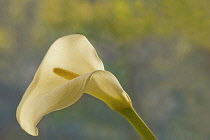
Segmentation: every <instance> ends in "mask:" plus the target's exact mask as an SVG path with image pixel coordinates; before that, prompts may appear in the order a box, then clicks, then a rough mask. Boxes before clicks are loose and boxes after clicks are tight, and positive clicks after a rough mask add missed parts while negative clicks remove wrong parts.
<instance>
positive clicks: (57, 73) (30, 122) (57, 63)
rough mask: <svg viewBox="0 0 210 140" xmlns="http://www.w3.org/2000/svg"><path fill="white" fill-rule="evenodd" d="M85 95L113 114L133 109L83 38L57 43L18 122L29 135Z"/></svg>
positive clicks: (28, 94)
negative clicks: (57, 112) (37, 126)
mask: <svg viewBox="0 0 210 140" xmlns="http://www.w3.org/2000/svg"><path fill="white" fill-rule="evenodd" d="M83 93H87V94H90V95H92V96H94V97H96V98H98V99H100V100H102V101H103V102H105V103H106V104H107V105H108V106H109V107H110V108H111V109H113V110H116V111H118V110H122V109H126V108H132V105H131V101H130V98H129V96H128V95H127V93H126V92H125V91H124V90H123V88H122V87H121V85H120V83H119V82H118V80H117V79H116V77H115V76H114V75H113V74H111V73H110V72H108V71H105V70H104V66H103V63H102V61H101V60H100V58H99V57H98V55H97V53H96V51H95V49H94V47H93V46H92V45H91V44H90V43H89V41H88V40H87V39H86V37H85V36H83V35H69V36H65V37H62V38H60V39H58V40H57V41H55V43H53V45H52V46H51V47H50V49H49V50H48V52H47V54H46V55H45V57H44V59H43V61H42V63H41V64H40V66H39V68H38V70H37V72H36V74H35V76H34V79H33V81H32V82H31V84H30V85H29V87H28V89H27V90H26V92H25V93H24V96H23V98H22V100H21V102H20V104H19V106H18V109H17V114H16V115H17V120H18V122H19V124H20V126H21V127H22V128H23V129H24V130H25V131H26V132H27V133H29V134H31V135H34V136H37V135H38V130H37V128H36V125H37V124H38V122H39V121H40V120H41V119H42V117H43V116H44V115H46V114H48V113H50V112H52V111H56V110H60V109H63V108H66V107H68V106H70V105H72V104H74V103H75V102H76V101H77V100H79V98H80V97H81V96H82V95H83Z"/></svg>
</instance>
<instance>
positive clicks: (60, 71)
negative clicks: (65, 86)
mask: <svg viewBox="0 0 210 140" xmlns="http://www.w3.org/2000/svg"><path fill="white" fill-rule="evenodd" d="M53 72H54V73H55V74H57V75H59V76H61V77H63V78H65V79H67V80H72V79H74V78H76V77H78V76H80V75H78V74H76V73H74V72H71V71H68V70H65V69H62V68H54V69H53Z"/></svg>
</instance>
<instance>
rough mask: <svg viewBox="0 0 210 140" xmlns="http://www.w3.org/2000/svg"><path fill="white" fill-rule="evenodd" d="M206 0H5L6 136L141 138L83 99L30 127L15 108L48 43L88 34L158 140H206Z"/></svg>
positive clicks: (0, 66)
mask: <svg viewBox="0 0 210 140" xmlns="http://www.w3.org/2000/svg"><path fill="white" fill-rule="evenodd" d="M209 5H210V1H209V0H199V1H198V0H112V1H111V0H110V1H109V0H98V1H96V0H50V1H49V0H0V70H1V71H0V90H1V91H0V140H139V139H140V138H139V136H138V134H137V132H136V131H135V130H134V129H133V128H132V127H131V125H130V124H129V123H128V122H127V121H126V120H125V119H124V118H123V117H122V116H120V115H119V114H117V113H116V112H114V111H112V110H110V109H109V108H108V107H107V106H106V105H105V104H104V103H103V102H101V101H99V100H97V99H95V98H93V97H91V96H89V95H84V96H83V97H82V99H81V100H79V102H77V103H76V104H74V105H72V106H71V107H68V108H66V109H64V110H62V111H57V112H54V113H51V114H49V115H47V116H46V117H44V119H43V120H42V121H41V122H40V124H39V125H38V128H39V136H38V137H32V136H30V135H28V134H27V133H25V132H24V131H23V130H22V129H21V128H20V126H19V125H18V123H17V121H16V118H15V111H16V107H17V105H18V103H19V101H20V100H21V97H22V95H23V93H24V91H25V89H26V88H27V86H28V85H29V83H30V82H31V80H32V78H33V75H34V73H35V71H36V70H37V68H38V66H39V64H40V62H41V60H42V58H43V57H44V55H45V53H46V51H47V50H48V48H49V46H50V45H51V44H52V43H53V42H54V41H55V40H56V39H57V38H59V37H61V36H65V35H69V34H73V33H79V34H84V35H85V36H86V37H87V38H88V39H89V40H90V42H91V43H92V44H93V46H95V48H96V50H97V52H98V55H99V56H100V57H101V59H102V60H103V62H104V64H105V67H106V70H109V71H111V72H112V73H114V74H115V76H116V77H117V78H118V79H119V81H120V83H121V84H122V86H123V87H124V89H125V90H126V91H127V92H128V93H129V95H130V96H131V99H132V101H133V105H134V108H135V109H136V111H137V112H138V113H139V114H140V116H141V117H142V118H143V120H144V121H145V122H146V123H147V124H148V126H149V127H150V128H151V130H152V131H153V132H154V134H155V135H156V136H157V138H158V139H160V140H210V120H209V118H210V111H209V108H210V92H209V91H210V90H209V87H210V38H209V37H210V8H209Z"/></svg>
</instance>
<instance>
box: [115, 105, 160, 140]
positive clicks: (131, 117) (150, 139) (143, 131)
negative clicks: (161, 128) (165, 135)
mask: <svg viewBox="0 0 210 140" xmlns="http://www.w3.org/2000/svg"><path fill="white" fill-rule="evenodd" d="M117 112H119V113H120V114H121V115H122V116H123V117H125V118H126V119H127V120H128V121H129V122H130V124H132V126H133V127H134V128H135V129H136V130H137V131H138V133H139V134H140V136H141V137H142V138H143V139H144V140H157V138H156V137H155V135H154V134H153V133H152V131H151V130H150V129H149V128H148V126H147V125H146V124H145V123H144V121H143V120H142V119H141V118H140V117H139V115H138V114H137V113H136V112H135V110H134V109H133V108H126V109H122V110H117Z"/></svg>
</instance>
